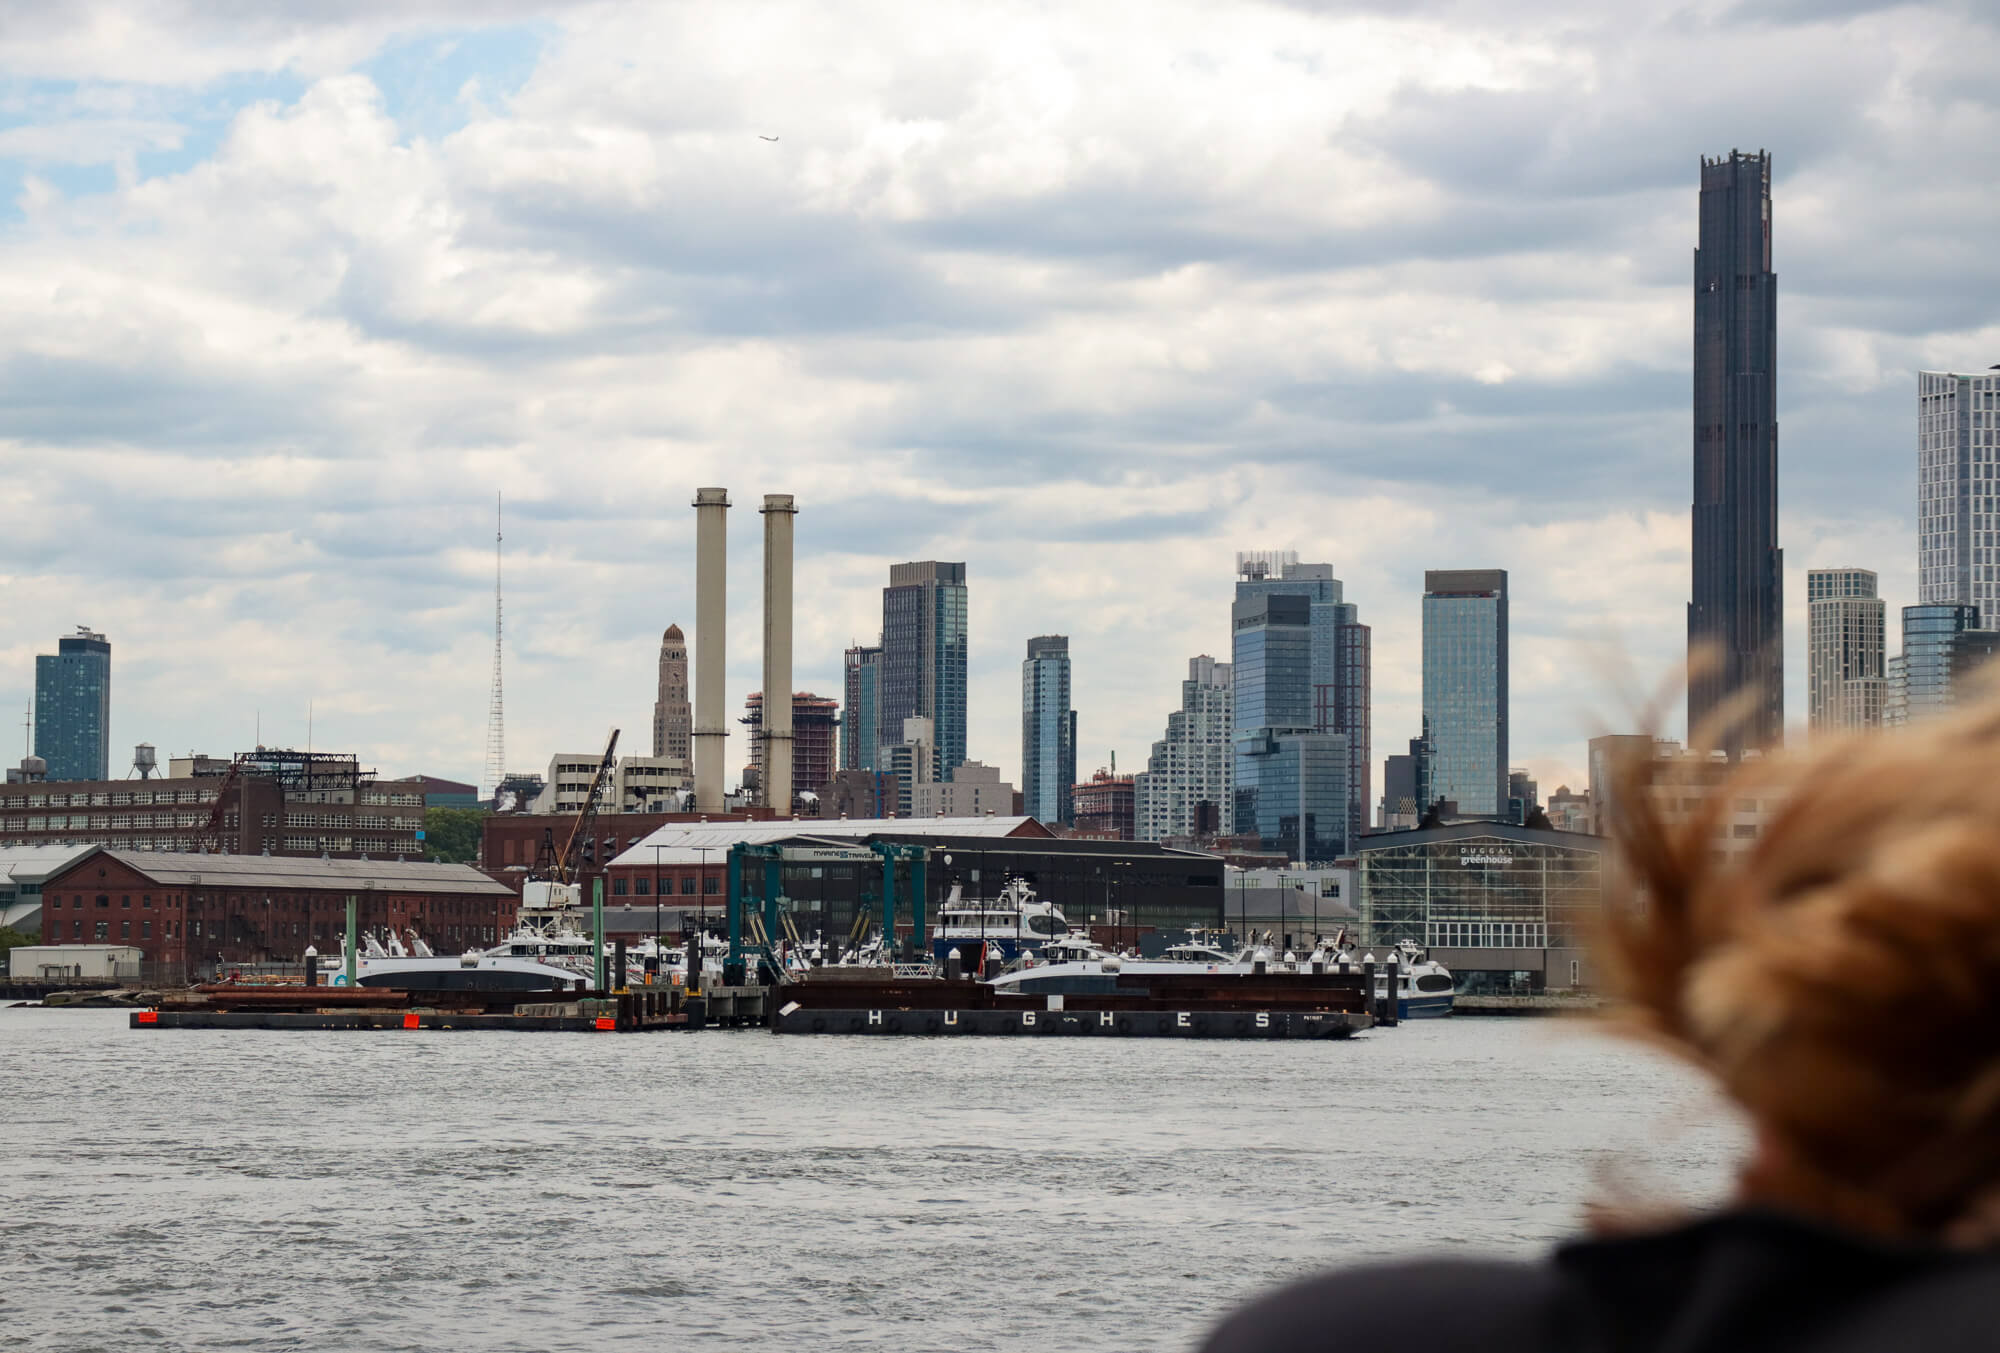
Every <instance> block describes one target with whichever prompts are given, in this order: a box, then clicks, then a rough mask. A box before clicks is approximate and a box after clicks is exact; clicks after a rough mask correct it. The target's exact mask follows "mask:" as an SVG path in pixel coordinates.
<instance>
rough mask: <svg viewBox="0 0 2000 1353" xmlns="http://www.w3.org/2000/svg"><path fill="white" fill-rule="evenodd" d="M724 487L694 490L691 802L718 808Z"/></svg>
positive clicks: (724, 732) (724, 626) (703, 809)
mask: <svg viewBox="0 0 2000 1353" xmlns="http://www.w3.org/2000/svg"><path fill="white" fill-rule="evenodd" d="M728 544H729V490H728V489H696V490H695V491H694V807H695V811H696V812H698V813H719V812H721V811H722V807H723V805H722V758H723V756H724V754H725V748H726V744H725V742H724V739H726V738H727V737H728V736H729V726H728V725H727V724H726V723H724V722H723V719H722V679H723V673H724V671H725V670H726V669H725V667H724V652H725V650H726V648H727V646H728V644H727V633H726V632H727V630H728V627H729V596H728V590H729V589H728V584H727V576H728Z"/></svg>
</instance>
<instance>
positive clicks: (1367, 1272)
mask: <svg viewBox="0 0 2000 1353" xmlns="http://www.w3.org/2000/svg"><path fill="white" fill-rule="evenodd" d="M1559 1290H1560V1289H1559V1284H1558V1282H1557V1280H1556V1277H1555V1275H1554V1273H1553V1272H1552V1271H1551V1270H1550V1268H1549V1267H1548V1266H1547V1265H1545V1264H1521V1263H1505V1262H1501V1261H1496V1260H1476V1259H1420V1260H1411V1261H1409V1262H1406V1263H1394V1264H1379V1265H1372V1266H1367V1267H1361V1268H1350V1269H1342V1270H1340V1271H1339V1272H1335V1273H1327V1274H1323V1275H1321V1276H1319V1277H1317V1278H1308V1279H1306V1280H1305V1281H1303V1282H1298V1283H1293V1284H1292V1285H1290V1286H1289V1287H1281V1288H1279V1289H1278V1290H1277V1291H1275V1292H1271V1293H1268V1294H1266V1295H1265V1296H1263V1297H1260V1298H1258V1299H1257V1300H1256V1301H1254V1302H1252V1303H1250V1304H1249V1305H1247V1306H1244V1307H1242V1308H1240V1309H1239V1310H1237V1311H1236V1312H1235V1313H1234V1314H1233V1315H1231V1316H1230V1317H1229V1318H1228V1319H1227V1320H1225V1321H1223V1322H1222V1324H1220V1325H1218V1326H1217V1327H1216V1329H1215V1331H1214V1333H1212V1334H1210V1335H1209V1337H1208V1342H1207V1343H1205V1344H1203V1345H1202V1353H1308V1351H1309V1350H1312V1349H1320V1348H1325V1349H1335V1348H1338V1349H1342V1350H1348V1349H1355V1348H1382V1347H1388V1346H1389V1341H1391V1340H1395V1341H1397V1342H1401V1343H1415V1344H1420V1345H1421V1346H1422V1347H1423V1348H1424V1349H1425V1350H1426V1353H1457V1350H1460V1349H1468V1350H1469V1349H1479V1350H1482V1353H1507V1350H1510V1349H1514V1348H1521V1349H1535V1350H1540V1349H1544V1348H1546V1347H1547V1346H1548V1340H1547V1336H1548V1334H1549V1333H1550V1331H1551V1330H1552V1328H1553V1325H1554V1322H1555V1319H1556V1306H1557V1304H1558V1292H1559Z"/></svg>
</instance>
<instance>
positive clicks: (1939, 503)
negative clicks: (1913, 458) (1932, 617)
mask: <svg viewBox="0 0 2000 1353" xmlns="http://www.w3.org/2000/svg"><path fill="white" fill-rule="evenodd" d="M1996 465H2000V368H1995V369H1993V370H1989V371H1982V372H1979V373H1977V374H1975V375H1970V376H1961V375H1959V374H1957V373H1956V372H1951V371H1920V372H1918V373H1917V601H1918V604H1920V605H1926V606H1930V605H1937V606H1976V607H1978V608H1979V614H1980V615H1981V616H1982V617H1984V626H1983V627H1984V628H1987V629H1992V628H1995V627H1996V622H2000V550H1996V548H1995V547H1996V546H2000V535H1996V534H1995V532H1997V531H2000V484H1996V482H1995V477H1994V476H1995V475H2000V470H1994V467H1995V466H1996ZM1988 470H1994V474H1993V475H1989V474H1987V473H1986V472H1987V471H1988Z"/></svg>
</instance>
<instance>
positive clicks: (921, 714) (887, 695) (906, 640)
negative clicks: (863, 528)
mask: <svg viewBox="0 0 2000 1353" xmlns="http://www.w3.org/2000/svg"><path fill="white" fill-rule="evenodd" d="M965 664H966V587H965V565H964V564H963V563H956V564H946V563H939V562H938V561H937V560H934V559H926V560H923V561H921V562H918V563H910V564H891V565H890V566H889V585H888V586H887V587H885V588H883V589H882V660H881V665H882V673H881V678H880V685H879V687H878V690H879V692H880V695H879V700H880V703H879V705H878V707H877V709H876V713H875V727H876V736H875V740H876V743H877V745H878V746H881V747H888V746H894V745H897V744H900V743H901V742H902V741H903V720H905V719H909V718H924V719H929V720H930V721H931V725H932V728H933V729H934V730H935V736H936V739H937V741H936V748H937V752H936V755H937V759H938V761H939V763H940V765H941V772H940V775H939V778H940V779H947V780H948V779H950V778H951V768H952V767H954V766H956V765H958V764H959V763H961V762H962V761H964V760H965ZM882 769H886V768H885V767H882Z"/></svg>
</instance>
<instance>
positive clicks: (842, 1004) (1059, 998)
mask: <svg viewBox="0 0 2000 1353" xmlns="http://www.w3.org/2000/svg"><path fill="white" fill-rule="evenodd" d="M1372 981H1373V976H1372V974H1370V975H1369V976H1368V977H1367V978H1364V977H1362V976H1361V975H1360V974H1347V975H1340V974H1333V973H1257V974H1223V973H1214V974H1209V973H1174V974H1170V975H1166V974H1148V975H1131V974H1119V975H1118V977H1117V980H1116V983H1115V986H1114V989H1112V990H1108V991H1102V990H1100V991H1090V992H1071V993H1063V994H1056V993H1043V994H1037V995H1025V996H1017V995H1012V994H1003V993H1001V992H997V991H995V990H994V989H993V988H992V987H990V986H987V985H986V984H985V983H983V982H975V981H956V982H954V981H924V980H921V979H912V980H893V979H890V980H877V981H856V980H854V979H852V978H847V979H845V980H837V981H826V980H811V979H809V980H806V981H803V982H796V983H793V984H791V985H789V986H786V987H784V988H783V989H782V990H781V991H779V992H778V993H777V994H776V997H775V999H777V1000H778V1001H779V1002H780V1004H779V1006H778V1008H777V1011H776V1012H775V1015H774V1017H773V1018H772V1020H771V1028H772V1030H773V1031H774V1032H776V1033H781V1034H861V1035H877V1036H881V1035H899V1034H900V1035H916V1036H926V1035H928V1036H935V1037H950V1036H959V1035H964V1036H993V1037H1051V1036H1057V1037H1060V1036H1071V1037H1088V1038H1250V1039H1259V1038H1285V1039H1293V1038H1314V1039H1328V1038H1347V1037H1349V1036H1351V1035H1353V1034H1355V1033H1358V1032H1360V1031H1361V1030H1363V1029H1367V1028H1370V1027H1372V1026H1373V1025H1374V1024H1375V1023H1376V1022H1377V1020H1376V1015H1375V1014H1374V1013H1372V1012H1370V1010H1369V1009H1368V1006H1369V1004H1370V1001H1369V999H1368V995H1367V992H1368V989H1369V984H1372ZM1381 1022H1382V1023H1385V1024H1387V1023H1393V1022H1394V1018H1393V1016H1391V1017H1390V1018H1388V1019H1384V1020H1382V1021H1381Z"/></svg>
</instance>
